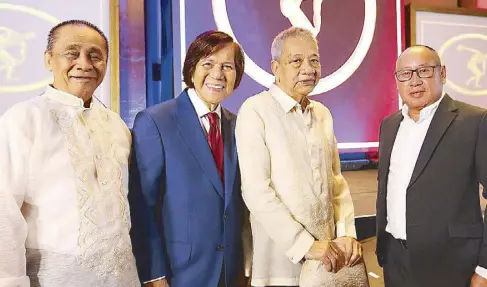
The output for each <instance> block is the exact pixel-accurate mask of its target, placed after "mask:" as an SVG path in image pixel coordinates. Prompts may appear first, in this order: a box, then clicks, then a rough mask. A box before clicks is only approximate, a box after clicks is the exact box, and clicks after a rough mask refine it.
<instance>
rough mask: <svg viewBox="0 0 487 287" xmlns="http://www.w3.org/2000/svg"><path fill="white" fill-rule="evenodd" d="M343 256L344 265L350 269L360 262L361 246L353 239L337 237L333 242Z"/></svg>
mask: <svg viewBox="0 0 487 287" xmlns="http://www.w3.org/2000/svg"><path fill="white" fill-rule="evenodd" d="M333 242H334V243H335V244H336V246H337V248H338V249H339V250H340V251H341V252H343V254H344V256H345V265H347V266H349V267H352V266H354V265H355V264H357V263H359V262H360V260H362V244H360V242H358V241H357V240H356V239H355V238H353V237H348V236H345V237H338V238H337V239H335V240H333Z"/></svg>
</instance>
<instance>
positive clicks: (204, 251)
mask: <svg viewBox="0 0 487 287" xmlns="http://www.w3.org/2000/svg"><path fill="white" fill-rule="evenodd" d="M235 120H236V116H235V115H234V114H232V113H230V112H229V111H227V110H225V109H222V119H221V125H222V136H223V141H224V184H222V181H221V179H220V176H219V174H218V172H217V169H216V165H215V162H214V160H213V156H212V154H211V150H210V148H209V146H208V143H207V140H206V136H205V134H204V131H203V128H202V127H201V124H200V121H199V119H198V116H197V114H196V111H195V110H194V107H193V105H192V103H191V101H190V99H189V96H188V94H187V92H186V91H183V93H182V94H181V95H180V96H179V97H178V98H176V99H173V100H170V101H167V102H164V103H161V104H159V105H156V106H154V107H150V108H148V109H146V110H144V111H141V112H140V113H139V114H138V115H137V117H136V119H135V123H134V128H133V145H132V146H133V150H132V159H131V165H130V166H131V168H130V173H131V174H130V191H129V196H128V197H129V201H130V212H131V218H132V230H131V237H132V244H133V251H134V254H135V258H136V262H137V268H138V272H139V276H140V278H141V281H142V282H145V281H148V280H152V279H156V278H159V277H161V276H166V278H167V279H168V281H169V282H170V285H171V287H194V286H201V287H205V286H208V287H215V286H217V285H218V282H219V279H220V274H221V271H222V266H223V264H224V265H225V269H224V270H225V272H226V286H237V283H236V281H235V280H236V278H237V277H238V276H240V273H242V274H243V272H244V270H243V253H242V224H243V212H244V203H243V201H242V196H241V192H240V172H239V170H238V164H237V153H236V147H235V137H234V129H235Z"/></svg>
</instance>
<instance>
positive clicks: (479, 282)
mask: <svg viewBox="0 0 487 287" xmlns="http://www.w3.org/2000/svg"><path fill="white" fill-rule="evenodd" d="M486 286H487V279H485V278H484V277H482V276H480V275H479V274H477V273H475V274H474V275H473V276H472V280H471V281H470V287H486Z"/></svg>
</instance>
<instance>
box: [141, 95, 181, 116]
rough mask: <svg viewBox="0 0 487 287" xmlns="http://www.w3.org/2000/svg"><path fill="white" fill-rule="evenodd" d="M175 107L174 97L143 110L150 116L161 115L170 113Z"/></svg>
mask: <svg viewBox="0 0 487 287" xmlns="http://www.w3.org/2000/svg"><path fill="white" fill-rule="evenodd" d="M175 109H176V98H174V99H171V100H168V101H165V102H162V103H159V104H156V105H153V106H151V107H148V108H146V109H145V110H143V112H147V113H149V114H151V115H152V116H163V115H169V114H171V112H172V111H174V110H175Z"/></svg>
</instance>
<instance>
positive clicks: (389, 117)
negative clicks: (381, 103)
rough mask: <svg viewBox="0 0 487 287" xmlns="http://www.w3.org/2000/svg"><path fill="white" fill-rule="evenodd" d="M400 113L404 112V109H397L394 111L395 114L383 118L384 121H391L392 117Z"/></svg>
mask: <svg viewBox="0 0 487 287" xmlns="http://www.w3.org/2000/svg"><path fill="white" fill-rule="evenodd" d="M400 114H402V110H399V111H397V112H395V113H393V114H390V115H388V116H387V117H385V118H384V119H383V120H382V122H387V121H389V120H390V119H392V118H395V117H397V116H399V115H400Z"/></svg>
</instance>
